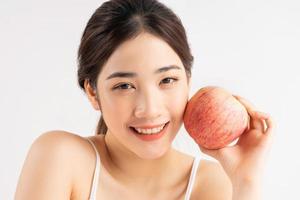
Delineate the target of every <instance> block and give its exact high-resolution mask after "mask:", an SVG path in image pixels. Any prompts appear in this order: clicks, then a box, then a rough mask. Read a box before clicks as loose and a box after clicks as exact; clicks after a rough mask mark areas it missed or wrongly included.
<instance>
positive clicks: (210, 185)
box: [191, 159, 232, 200]
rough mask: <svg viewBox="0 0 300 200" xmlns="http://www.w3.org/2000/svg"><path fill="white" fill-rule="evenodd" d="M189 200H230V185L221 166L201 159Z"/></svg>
mask: <svg viewBox="0 0 300 200" xmlns="http://www.w3.org/2000/svg"><path fill="white" fill-rule="evenodd" d="M196 180H197V181H196V183H195V189H194V192H193V194H192V196H191V199H194V200H197V199H210V200H219V199H224V200H229V199H232V185H231V181H230V179H229V178H228V176H227V174H226V173H225V171H224V170H223V168H222V166H221V164H219V163H218V162H216V161H210V160H205V159H202V160H201V161H200V164H199V168H198V171H197V179H196Z"/></svg>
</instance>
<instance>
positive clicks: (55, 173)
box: [15, 130, 95, 199]
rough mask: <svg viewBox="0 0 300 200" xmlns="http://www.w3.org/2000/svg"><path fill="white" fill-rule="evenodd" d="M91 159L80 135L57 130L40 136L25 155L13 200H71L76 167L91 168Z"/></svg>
mask: <svg viewBox="0 0 300 200" xmlns="http://www.w3.org/2000/svg"><path fill="white" fill-rule="evenodd" d="M93 156H94V152H93V149H92V147H91V146H90V145H89V144H88V142H87V141H86V140H85V139H84V138H83V137H81V136H79V135H76V134H73V133H69V132H66V131H60V130H53V131H48V132H45V133H43V134H41V135H40V136H39V137H38V138H36V139H35V141H34V142H33V143H32V145H31V147H30V149H29V151H28V153H27V156H26V159H25V162H24V164H23V167H22V171H21V174H20V177H19V181H18V185H17V189H16V193H15V199H70V198H71V196H72V192H73V186H74V179H75V176H74V174H76V173H78V171H80V170H81V168H80V167H79V166H82V167H86V166H85V165H87V166H90V165H91V163H93V160H95V158H94V157H93ZM79 163H80V165H79ZM85 163H87V164H85ZM90 168H91V174H92V173H93V171H92V166H90ZM85 169H87V168H85ZM87 175H88V174H87Z"/></svg>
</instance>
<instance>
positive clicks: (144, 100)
mask: <svg viewBox="0 0 300 200" xmlns="http://www.w3.org/2000/svg"><path fill="white" fill-rule="evenodd" d="M161 105H162V101H161V98H160V97H159V95H157V94H154V93H152V94H151V92H148V93H147V94H143V95H140V96H139V97H138V98H137V99H136V108H135V111H134V114H135V117H137V118H145V119H156V118H158V117H159V116H160V114H161V112H162V109H161Z"/></svg>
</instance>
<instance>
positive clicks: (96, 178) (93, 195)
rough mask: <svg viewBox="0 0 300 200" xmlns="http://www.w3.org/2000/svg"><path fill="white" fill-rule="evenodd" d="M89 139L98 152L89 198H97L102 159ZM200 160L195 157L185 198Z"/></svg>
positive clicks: (191, 185)
mask: <svg viewBox="0 0 300 200" xmlns="http://www.w3.org/2000/svg"><path fill="white" fill-rule="evenodd" d="M87 140H88V141H89V142H90V143H91V144H92V146H93V148H94V150H95V152H96V167H95V171H94V175H93V183H92V188H91V193H90V196H89V200H96V190H97V188H98V182H99V174H100V162H101V161H100V156H99V153H98V151H97V149H96V147H95V145H94V143H93V141H92V140H90V139H88V138H87ZM199 162H200V158H199V157H194V162H193V166H192V171H191V174H190V178H189V183H188V187H187V190H186V193H185V197H184V200H189V199H190V196H191V194H192V189H193V185H194V182H195V177H196V172H197V169H198V165H199Z"/></svg>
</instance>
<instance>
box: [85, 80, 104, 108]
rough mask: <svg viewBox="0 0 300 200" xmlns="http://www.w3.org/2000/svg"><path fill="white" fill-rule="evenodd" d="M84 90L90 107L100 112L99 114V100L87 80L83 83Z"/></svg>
mask: <svg viewBox="0 0 300 200" xmlns="http://www.w3.org/2000/svg"><path fill="white" fill-rule="evenodd" d="M84 90H85V93H86V94H87V96H88V99H89V101H90V102H91V104H92V106H93V107H94V109H95V110H100V112H101V104H100V99H99V97H98V95H97V92H96V89H94V88H93V87H92V86H91V84H90V82H89V81H88V80H87V79H86V80H85V81H84Z"/></svg>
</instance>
